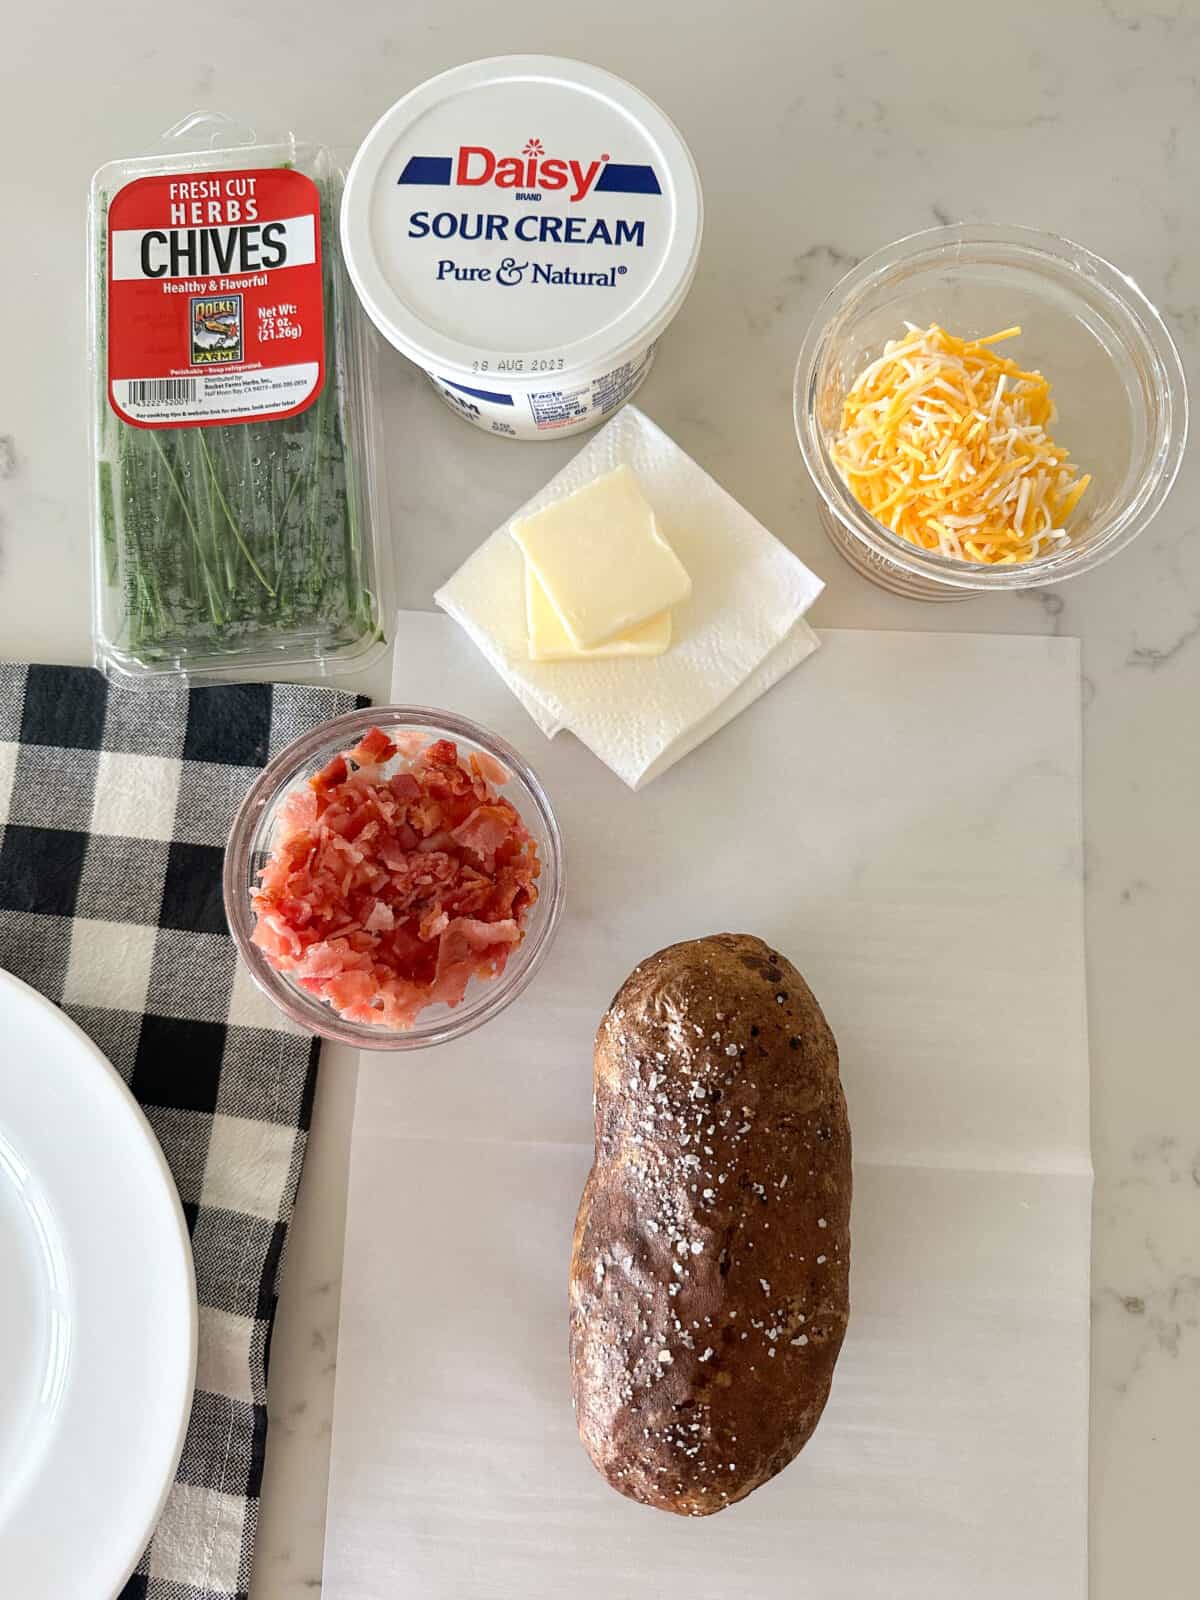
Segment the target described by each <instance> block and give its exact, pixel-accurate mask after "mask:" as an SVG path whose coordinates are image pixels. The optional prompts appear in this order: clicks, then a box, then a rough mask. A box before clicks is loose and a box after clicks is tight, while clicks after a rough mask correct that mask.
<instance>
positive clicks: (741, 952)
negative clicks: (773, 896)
mask: <svg viewBox="0 0 1200 1600" xmlns="http://www.w3.org/2000/svg"><path fill="white" fill-rule="evenodd" d="M595 1104H596V1155H595V1161H594V1164H593V1166H592V1170H591V1172H590V1174H589V1176H588V1180H587V1183H586V1185H585V1188H584V1192H583V1198H582V1200H581V1202H580V1206H579V1214H578V1217H577V1219H576V1224H575V1237H574V1245H573V1250H572V1255H571V1276H570V1340H571V1377H572V1389H573V1398H574V1404H575V1411H576V1421H577V1423H578V1427H579V1434H580V1438H581V1439H582V1441H583V1445H584V1448H585V1449H586V1450H587V1452H588V1454H589V1455H590V1456H591V1458H592V1461H593V1462H594V1463H595V1465H596V1467H597V1468H598V1469H599V1471H600V1472H601V1473H603V1475H604V1477H605V1478H607V1480H608V1482H609V1483H610V1484H611V1485H612V1486H613V1488H614V1489H618V1490H619V1491H620V1492H621V1493H622V1494H624V1495H627V1496H629V1497H630V1498H631V1499H633V1500H638V1501H641V1502H643V1503H644V1504H646V1505H650V1506H656V1507H658V1508H659V1509H661V1510H664V1511H673V1512H676V1513H677V1514H679V1515H681V1516H707V1515H709V1514H710V1513H712V1512H714V1511H720V1510H722V1509H723V1508H724V1507H726V1506H728V1505H731V1504H732V1503H733V1502H734V1501H737V1500H741V1499H743V1498H744V1497H745V1496H746V1495H748V1494H749V1493H750V1492H751V1491H752V1490H753V1489H756V1488H757V1487H758V1486H759V1485H760V1484H763V1483H765V1482H766V1481H767V1479H768V1478H771V1477H773V1476H774V1475H775V1474H776V1473H777V1472H779V1471H780V1470H781V1469H782V1468H783V1467H785V1466H786V1465H787V1464H788V1462H789V1461H791V1460H793V1458H794V1457H795V1456H796V1455H797V1453H798V1452H799V1451H800V1450H801V1449H802V1448H803V1446H804V1445H805V1444H806V1443H807V1441H808V1439H809V1437H810V1435H811V1434H812V1432H813V1429H814V1428H815V1427H816V1425H817V1422H818V1421H819V1419H820V1416H821V1412H822V1410H823V1409H824V1406H825V1402H826V1399H827V1398H828V1395H829V1388H830V1384H831V1381H832V1378H833V1369H834V1364H835V1362H836V1360H837V1356H838V1351H839V1350H840V1348H841V1344H842V1338H843V1335H844V1333H845V1328H846V1318H847V1313H848V1310H849V1267H850V1199H851V1174H850V1130H849V1125H848V1122H847V1117H846V1103H845V1098H844V1096H843V1094H842V1088H841V1082H840V1079H839V1076H838V1059H837V1046H836V1044H835V1043H834V1039H833V1035H832V1033H831V1032H830V1030H829V1026H828V1024H827V1023H826V1021H825V1018H824V1016H823V1015H822V1013H821V1009H820V1007H819V1006H818V1004H817V1002H816V1000H815V999H814V998H813V995H812V993H811V991H810V990H809V988H808V985H807V984H806V983H805V982H804V979H803V978H802V977H801V976H800V974H799V973H798V972H797V971H796V969H795V967H793V966H792V965H791V963H790V962H788V961H787V960H786V959H784V958H783V957H782V956H781V955H780V954H779V953H778V952H777V951H775V950H773V949H771V948H770V947H768V946H767V945H766V944H764V943H763V942H762V940H761V939H757V938H754V937H752V936H751V935H748V934H728V933H726V934H716V935H713V936H712V937H709V938H706V939H695V940H690V941H688V942H686V943H683V944H676V945H671V946H670V947H669V948H667V949H665V950H660V951H659V952H658V953H657V954H656V955H653V956H650V957H649V958H648V959H647V960H645V961H643V962H642V963H641V964H640V965H639V966H638V967H636V968H635V970H634V971H633V972H632V973H631V974H630V976H629V978H628V979H627V980H626V982H625V983H624V985H623V986H622V988H621V989H620V991H619V992H618V994H617V995H616V997H615V999H614V1000H613V1002H612V1005H611V1006H610V1007H609V1009H608V1011H607V1013H606V1014H605V1016H604V1019H603V1020H602V1022H601V1024H600V1028H599V1032H598V1034H597V1036H596V1048H595Z"/></svg>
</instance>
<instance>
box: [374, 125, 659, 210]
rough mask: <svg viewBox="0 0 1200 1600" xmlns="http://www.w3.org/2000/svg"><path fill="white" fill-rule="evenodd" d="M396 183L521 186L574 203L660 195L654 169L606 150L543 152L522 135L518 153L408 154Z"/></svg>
mask: <svg viewBox="0 0 1200 1600" xmlns="http://www.w3.org/2000/svg"><path fill="white" fill-rule="evenodd" d="M397 182H398V183H402V184H420V185H429V186H431V187H432V186H440V187H444V188H449V187H450V186H451V185H454V186H455V187H457V188H463V189H479V188H483V187H485V186H486V185H491V186H492V187H493V188H496V189H513V190H520V191H521V193H522V194H523V195H525V194H527V195H530V196H536V197H538V198H540V197H541V195H542V194H543V193H545V192H550V193H557V192H559V191H562V192H564V193H565V197H566V199H568V200H570V201H572V202H578V201H580V200H583V199H586V197H587V196H588V195H589V194H593V193H594V194H661V193H662V187H661V185H660V184H659V181H658V175H657V173H656V172H655V170H654V168H653V167H651V166H647V165H642V164H638V163H633V162H623V161H612V160H610V159H609V157H608V154H607V153H605V154H604V155H601V156H597V157H595V158H593V159H592V160H588V161H577V160H568V159H565V158H563V157H560V156H548V155H547V154H546V149H545V146H544V145H543V143H542V141H541V140H540V139H536V138H534V139H527V140H526V141H525V144H524V147H523V148H522V150H521V153H520V155H501V154H499V153H498V152H497V151H495V150H493V149H492V148H491V147H490V146H488V145H484V144H463V145H459V147H458V150H457V151H456V152H455V154H454V155H452V156H409V158H408V160H407V161H406V162H405V164H404V170H403V172H401V174H400V176H399V178H398V179H397Z"/></svg>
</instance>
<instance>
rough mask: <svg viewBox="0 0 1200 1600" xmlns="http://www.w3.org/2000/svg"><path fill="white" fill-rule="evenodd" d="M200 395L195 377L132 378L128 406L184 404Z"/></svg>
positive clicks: (127, 396) (128, 392)
mask: <svg viewBox="0 0 1200 1600" xmlns="http://www.w3.org/2000/svg"><path fill="white" fill-rule="evenodd" d="M199 397H200V389H199V385H198V384H197V381H196V379H195V378H130V379H129V382H128V390H127V393H126V396H125V404H126V405H128V406H184V405H187V404H188V402H189V401H192V400H197V399H199Z"/></svg>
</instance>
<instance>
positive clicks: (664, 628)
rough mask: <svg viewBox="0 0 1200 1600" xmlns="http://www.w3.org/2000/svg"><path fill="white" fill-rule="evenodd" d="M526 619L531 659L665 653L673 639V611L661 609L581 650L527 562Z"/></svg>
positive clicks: (584, 658)
mask: <svg viewBox="0 0 1200 1600" xmlns="http://www.w3.org/2000/svg"><path fill="white" fill-rule="evenodd" d="M525 622H526V627H527V628H528V632H529V659H530V660H531V661H603V660H608V659H611V658H613V657H616V656H661V655H662V654H663V652H664V651H665V650H666V649H667V647H668V646H669V645H670V643H671V613H670V612H669V611H660V612H659V613H658V615H657V616H656V617H651V618H650V620H649V622H643V623H642V624H641V626H640V627H637V628H633V629H631V630H630V632H628V633H620V634H618V635H617V637H616V638H615V639H606V640H605V642H604V643H603V644H598V645H594V646H593V647H592V648H591V649H590V650H581V649H580V647H579V646H578V645H577V644H576V643H575V642H574V641H573V640H572V638H571V635H570V634H569V633H568V632H567V630H566V629H565V628H564V627H563V625H562V622H561V620H560V618H559V615H558V612H557V611H555V609H554V607H553V606H552V605H551V604H550V602H549V600H547V599H546V591H545V590H544V589H543V588H542V586H541V584H540V583H539V582H538V580H537V577H536V575H535V573H534V570H533V568H532V567H531V566H530V565H529V563H528V561H527V562H526V563H525Z"/></svg>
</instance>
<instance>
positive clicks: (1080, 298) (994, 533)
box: [794, 224, 1187, 600]
mask: <svg viewBox="0 0 1200 1600" xmlns="http://www.w3.org/2000/svg"><path fill="white" fill-rule="evenodd" d="M794 398H795V421H796V431H797V434H798V436H799V441H800V450H801V453H802V455H803V457H804V462H805V465H806V466H807V468H808V471H809V474H810V475H811V477H812V480H813V483H814V485H815V487H816V489H817V492H818V494H819V496H820V512H821V516H822V520H823V522H824V525H825V530H826V532H827V533H828V535H829V537H830V539H831V540H832V541H833V543H834V544H835V545H836V547H837V549H838V550H839V551H840V553H841V554H842V555H843V556H845V558H846V559H847V560H848V561H849V562H850V563H851V564H852V565H853V566H855V567H857V568H858V570H859V571H860V572H861V573H863V574H864V575H865V576H866V577H869V578H872V579H873V580H874V581H875V582H877V583H879V584H881V585H883V586H884V587H885V588H888V589H891V590H893V591H894V592H896V593H898V594H903V595H907V596H909V597H910V598H914V599H925V600H933V599H948V600H952V599H966V598H967V597H968V595H969V594H970V593H972V592H975V593H986V592H988V591H989V590H990V591H993V592H994V591H996V590H1010V589H1028V588H1038V587H1042V586H1043V585H1047V584H1056V583H1061V582H1062V581H1063V580H1064V579H1067V578H1073V577H1076V576H1077V575H1079V574H1080V573H1083V572H1086V571H1088V570H1089V569H1090V568H1092V567H1094V566H1096V565H1098V564H1099V563H1100V562H1101V561H1106V560H1108V558H1109V557H1110V556H1112V555H1115V554H1116V552H1117V551H1118V550H1121V549H1123V548H1124V547H1125V546H1126V545H1127V544H1129V543H1130V541H1131V540H1133V539H1134V538H1136V537H1137V535H1138V534H1139V533H1140V532H1141V531H1142V530H1143V529H1144V528H1145V527H1146V525H1147V524H1148V523H1149V522H1150V520H1151V518H1153V517H1154V516H1155V514H1156V513H1157V512H1158V510H1159V508H1160V506H1161V505H1162V503H1163V501H1164V500H1165V499H1166V496H1167V494H1168V492H1169V491H1170V488H1171V485H1172V483H1173V482H1174V481H1175V476H1176V473H1177V472H1178V470H1179V465H1180V461H1181V460H1182V457H1183V449H1184V443H1185V440H1186V436H1187V391H1186V386H1185V382H1184V375H1183V368H1182V365H1181V363H1180V359H1179V355H1178V352H1177V351H1176V349H1175V346H1174V344H1173V343H1172V341H1171V336H1170V334H1169V333H1168V332H1167V329H1166V327H1165V326H1164V324H1163V321H1162V318H1161V317H1160V316H1159V314H1158V312H1157V311H1156V310H1155V309H1154V307H1153V306H1152V305H1151V304H1150V302H1149V300H1147V298H1146V297H1145V295H1144V294H1142V292H1141V290H1140V289H1139V288H1138V286H1137V285H1136V284H1135V283H1134V282H1133V280H1132V279H1131V278H1128V277H1126V276H1125V274H1124V273H1122V272H1120V271H1119V270H1118V269H1117V268H1116V267H1114V266H1112V265H1111V264H1110V263H1109V262H1107V261H1104V260H1102V259H1101V258H1100V257H1099V256H1097V255H1094V254H1093V253H1092V252H1091V251H1090V250H1086V249H1084V247H1083V246H1082V245H1078V244H1073V243H1072V242H1071V241H1070V240H1068V239H1062V238H1059V237H1057V236H1056V235H1054V234H1050V233H1041V232H1038V231H1036V230H1034V229H1030V228H1014V227H998V226H991V225H984V224H963V225H961V226H953V227H944V228H931V229H929V230H927V231H926V232H924V233H918V234H914V235H912V237H910V238H907V239H901V240H899V241H898V242H897V243H895V244H892V245H889V246H888V247H887V248H886V249H883V250H880V251H878V252H877V253H876V254H875V255H873V256H870V257H868V258H867V260H865V261H863V262H861V263H860V264H859V265H858V266H857V267H855V268H854V269H853V270H852V271H851V272H849V273H847V274H846V276H845V277H844V278H843V279H842V280H841V282H840V283H838V284H837V285H836V286H835V287H834V289H833V290H832V291H831V293H830V294H829V295H828V297H827V298H826V300H825V303H824V304H823V305H822V306H821V308H820V309H819V311H818V312H817V315H816V317H815V318H814V319H813V322H812V325H811V327H810V329H809V332H808V336H807V338H806V340H805V343H804V347H803V349H802V350H801V353H800V359H799V362H798V365H797V369H796V382H795V397H794Z"/></svg>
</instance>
